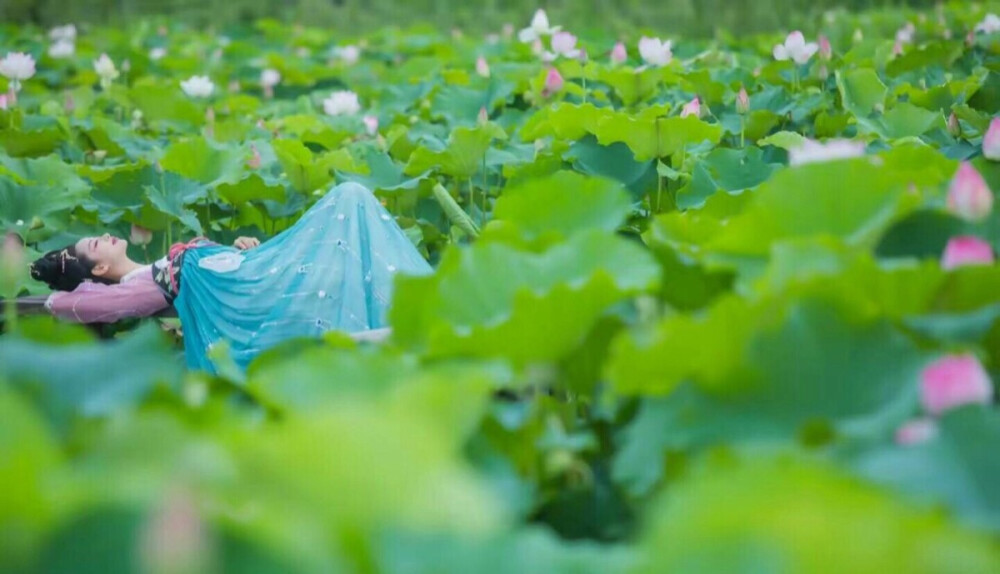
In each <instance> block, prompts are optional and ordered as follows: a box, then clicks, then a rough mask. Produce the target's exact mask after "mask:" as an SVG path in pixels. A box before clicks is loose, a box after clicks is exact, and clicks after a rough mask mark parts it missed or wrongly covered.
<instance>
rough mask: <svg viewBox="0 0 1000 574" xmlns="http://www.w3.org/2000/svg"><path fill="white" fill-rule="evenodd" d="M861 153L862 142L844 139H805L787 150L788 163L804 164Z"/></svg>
mask: <svg viewBox="0 0 1000 574" xmlns="http://www.w3.org/2000/svg"><path fill="white" fill-rule="evenodd" d="M863 155H865V144H864V142H857V141H853V140H846V139H832V140H827V141H826V142H818V141H813V140H809V139H807V140H806V141H805V143H804V144H802V145H801V146H799V147H795V148H792V149H790V150H788V164H789V165H805V164H807V163H818V162H823V161H833V160H837V159H848V158H852V157H861V156H863Z"/></svg>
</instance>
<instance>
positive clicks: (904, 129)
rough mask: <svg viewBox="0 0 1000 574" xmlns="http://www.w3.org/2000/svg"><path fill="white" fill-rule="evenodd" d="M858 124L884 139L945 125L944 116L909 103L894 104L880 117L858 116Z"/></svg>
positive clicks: (920, 132)
mask: <svg viewBox="0 0 1000 574" xmlns="http://www.w3.org/2000/svg"><path fill="white" fill-rule="evenodd" d="M858 125H860V126H862V127H864V128H865V129H866V130H868V131H870V132H874V133H876V134H878V135H880V136H882V137H883V138H886V139H890V140H892V139H900V138H907V137H917V136H920V135H923V134H925V133H927V132H928V131H930V130H931V129H933V128H943V127H945V119H944V116H943V115H942V114H941V113H940V112H933V111H931V110H927V109H924V108H921V107H917V106H915V105H913V104H910V103H906V102H903V103H900V104H896V106H894V107H893V108H892V109H891V110H889V111H888V112H886V114H885V115H884V116H882V117H880V118H877V119H873V120H869V119H866V118H862V117H859V118H858Z"/></svg>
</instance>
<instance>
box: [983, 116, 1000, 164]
mask: <svg viewBox="0 0 1000 574" xmlns="http://www.w3.org/2000/svg"><path fill="white" fill-rule="evenodd" d="M983 155H984V156H985V157H986V159H991V160H993V161H1000V117H997V118H993V121H991V122H990V127H989V129H987V130H986V135H984V136H983Z"/></svg>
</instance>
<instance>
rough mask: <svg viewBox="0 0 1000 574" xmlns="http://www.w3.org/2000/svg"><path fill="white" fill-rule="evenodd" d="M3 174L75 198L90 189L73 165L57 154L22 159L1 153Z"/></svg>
mask: <svg viewBox="0 0 1000 574" xmlns="http://www.w3.org/2000/svg"><path fill="white" fill-rule="evenodd" d="M3 174H6V175H10V176H13V177H14V178H15V179H16V180H18V181H19V182H20V183H26V184H32V185H38V186H42V187H46V188H49V189H50V190H51V191H52V192H59V193H63V194H66V195H68V196H70V197H73V198H78V197H80V196H81V195H83V194H85V193H86V192H87V191H88V190H89V189H90V186H88V185H87V182H85V181H84V180H83V179H82V178H80V176H78V175H77V174H76V171H75V170H74V169H73V166H72V165H70V164H68V163H66V162H64V161H63V160H61V159H60V158H58V157H56V156H48V157H40V158H35V159H30V158H23V159H22V158H13V157H9V156H6V155H0V175H3Z"/></svg>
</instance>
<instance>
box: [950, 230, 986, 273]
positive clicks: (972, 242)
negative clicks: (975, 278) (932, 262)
mask: <svg viewBox="0 0 1000 574" xmlns="http://www.w3.org/2000/svg"><path fill="white" fill-rule="evenodd" d="M992 264H993V247H992V246H990V244H989V243H987V242H985V241H983V240H982V239H980V238H978V237H974V236H971V235H963V236H961V237H952V238H951V239H949V240H948V245H946V246H945V248H944V254H943V255H942V256H941V268H942V269H954V268H956V267H961V266H962V265H992Z"/></svg>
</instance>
